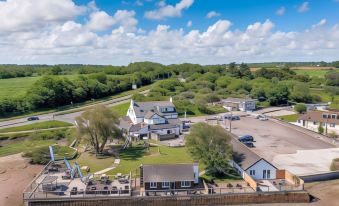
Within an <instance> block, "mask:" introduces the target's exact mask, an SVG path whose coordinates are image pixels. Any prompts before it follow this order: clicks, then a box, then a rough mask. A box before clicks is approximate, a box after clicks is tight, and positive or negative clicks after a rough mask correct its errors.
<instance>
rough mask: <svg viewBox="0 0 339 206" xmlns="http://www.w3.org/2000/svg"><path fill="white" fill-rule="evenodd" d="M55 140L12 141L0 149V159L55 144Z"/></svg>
mask: <svg viewBox="0 0 339 206" xmlns="http://www.w3.org/2000/svg"><path fill="white" fill-rule="evenodd" d="M56 143H57V140H28V139H27V140H14V141H13V142H12V143H9V144H6V145H5V146H3V147H0V157H3V156H7V155H11V154H17V153H20V152H24V153H25V152H28V151H31V150H32V149H36V148H39V147H44V146H49V145H53V144H56Z"/></svg>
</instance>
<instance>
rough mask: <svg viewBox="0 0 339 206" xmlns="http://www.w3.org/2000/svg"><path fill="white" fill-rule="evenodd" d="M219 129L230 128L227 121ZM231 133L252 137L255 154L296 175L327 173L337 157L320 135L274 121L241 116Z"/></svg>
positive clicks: (233, 124)
mask: <svg viewBox="0 0 339 206" xmlns="http://www.w3.org/2000/svg"><path fill="white" fill-rule="evenodd" d="M201 119H202V118H196V119H194V118H193V119H192V121H193V122H199V121H201ZM222 126H223V127H225V128H227V129H229V121H228V120H226V121H225V122H224V123H223V124H222ZM232 133H234V134H236V135H238V136H241V135H245V134H249V135H252V136H253V137H254V140H255V142H254V146H255V148H253V150H254V151H255V152H256V153H258V154H259V155H260V156H261V157H263V158H265V159H267V160H268V161H270V162H271V163H273V164H274V165H275V166H276V167H278V168H280V169H287V170H289V171H291V172H293V173H294V174H298V175H305V174H316V173H321V172H328V171H329V168H330V164H331V162H332V159H334V158H338V157H339V148H336V147H335V146H334V145H332V144H330V143H328V142H325V141H323V140H321V139H319V138H318V136H319V135H317V134H314V133H312V134H311V133H309V132H305V130H303V129H301V128H300V129H295V128H293V127H289V126H286V125H284V124H280V123H278V122H276V121H274V120H268V121H260V120H258V119H255V118H254V117H249V116H247V117H241V120H239V121H232Z"/></svg>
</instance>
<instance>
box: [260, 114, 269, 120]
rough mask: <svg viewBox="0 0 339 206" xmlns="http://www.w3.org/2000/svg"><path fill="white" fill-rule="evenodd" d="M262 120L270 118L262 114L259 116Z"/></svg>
mask: <svg viewBox="0 0 339 206" xmlns="http://www.w3.org/2000/svg"><path fill="white" fill-rule="evenodd" d="M258 119H259V120H260V121H266V120H268V118H267V117H266V116H265V115H260V116H259V118H258Z"/></svg>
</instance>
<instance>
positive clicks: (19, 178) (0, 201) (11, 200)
mask: <svg viewBox="0 0 339 206" xmlns="http://www.w3.org/2000/svg"><path fill="white" fill-rule="evenodd" d="M42 168H43V166H41V165H31V164H29V163H28V161H27V159H25V158H23V157H22V156H21V154H15V155H9V156H6V157H0V206H8V205H11V206H12V205H13V206H16V205H22V204H23V199H22V192H23V190H24V189H25V187H26V186H27V185H28V184H29V183H30V182H31V181H32V180H33V178H34V177H35V176H36V175H37V174H38V173H39V172H40V171H41V169H42Z"/></svg>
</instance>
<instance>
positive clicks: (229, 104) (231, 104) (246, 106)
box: [221, 98, 257, 112]
mask: <svg viewBox="0 0 339 206" xmlns="http://www.w3.org/2000/svg"><path fill="white" fill-rule="evenodd" d="M256 103H257V100H256V99H251V98H227V99H223V100H221V104H222V106H223V107H224V108H226V109H228V110H232V111H243V112H246V111H253V110H255V109H256Z"/></svg>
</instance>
